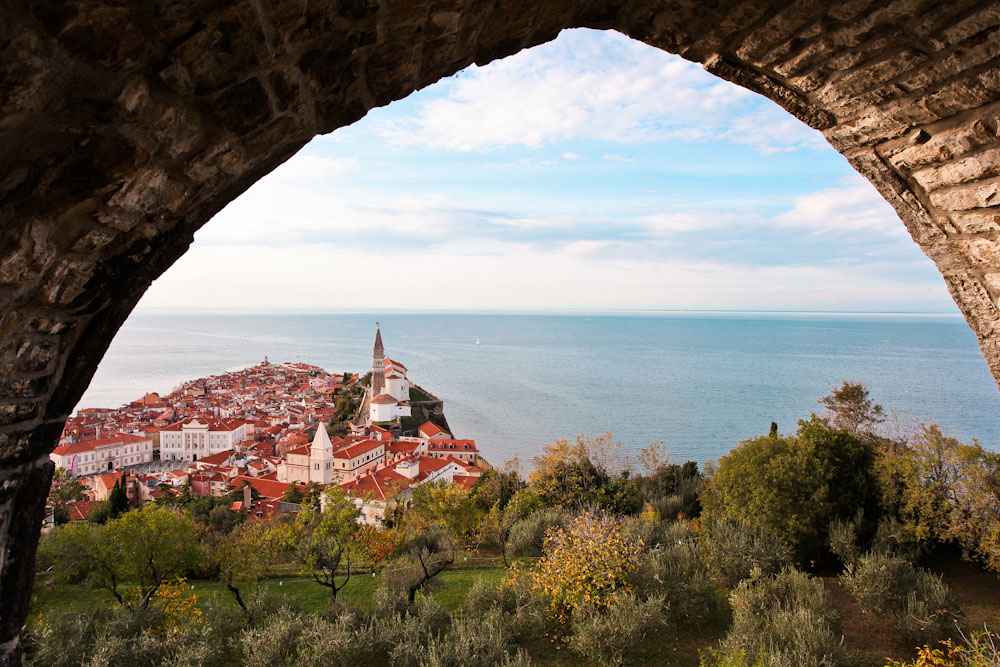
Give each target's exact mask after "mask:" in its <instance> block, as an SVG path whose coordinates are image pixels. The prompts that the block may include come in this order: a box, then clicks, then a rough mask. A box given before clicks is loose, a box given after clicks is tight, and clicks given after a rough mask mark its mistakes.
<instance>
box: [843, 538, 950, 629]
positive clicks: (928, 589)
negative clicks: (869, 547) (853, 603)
mask: <svg viewBox="0 0 1000 667" xmlns="http://www.w3.org/2000/svg"><path fill="white" fill-rule="evenodd" d="M841 580H842V581H843V584H844V588H846V589H847V591H848V592H849V593H850V594H851V595H852V596H853V597H854V598H855V599H856V600H857V602H858V604H859V605H860V606H861V608H862V609H864V610H865V611H867V612H870V613H873V614H877V615H891V616H892V617H893V618H894V623H893V628H894V630H895V631H896V633H897V634H898V635H899V636H900V638H902V639H903V640H904V641H907V642H909V643H913V644H918V643H922V642H926V641H933V640H936V639H941V638H943V637H947V636H949V635H950V633H951V632H953V631H954V629H955V623H956V621H957V620H958V619H959V617H960V616H961V609H960V607H959V604H958V599H957V597H956V596H955V595H954V594H953V593H952V592H951V590H950V589H949V588H948V586H947V585H946V584H945V583H944V582H943V581H942V580H941V577H940V576H938V575H935V574H933V573H931V572H928V571H927V570H924V569H923V568H918V567H916V566H914V565H913V563H911V562H910V561H908V560H906V559H904V558H900V557H898V556H890V555H886V554H882V553H870V554H867V555H865V556H862V557H861V558H859V559H858V561H857V564H856V565H855V566H853V567H851V568H849V569H848V571H847V572H846V573H845V574H844V575H843V576H842V577H841Z"/></svg>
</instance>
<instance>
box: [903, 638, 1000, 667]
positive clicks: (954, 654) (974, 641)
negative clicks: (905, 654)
mask: <svg viewBox="0 0 1000 667" xmlns="http://www.w3.org/2000/svg"><path fill="white" fill-rule="evenodd" d="M962 640H963V641H962V643H961V644H955V643H954V642H953V641H952V640H950V639H947V640H945V641H943V642H940V643H939V644H938V646H939V647H940V648H932V647H931V646H929V645H925V646H923V647H921V648H920V649H918V650H917V658H916V660H914V661H913V662H900V661H898V660H889V662H888V663H886V665H885V667H996V666H997V665H1000V648H998V646H1000V635H996V634H994V633H992V632H989V631H988V630H987V631H984V632H974V633H972V634H971V635H969V636H968V637H966V636H963V637H962Z"/></svg>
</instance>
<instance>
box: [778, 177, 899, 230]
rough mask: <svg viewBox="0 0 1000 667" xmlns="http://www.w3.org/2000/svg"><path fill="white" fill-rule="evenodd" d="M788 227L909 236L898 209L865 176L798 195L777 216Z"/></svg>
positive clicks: (851, 178) (779, 221)
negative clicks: (840, 184)
mask: <svg viewBox="0 0 1000 667" xmlns="http://www.w3.org/2000/svg"><path fill="white" fill-rule="evenodd" d="M774 221H775V222H776V223H778V224H780V225H782V226H785V227H792V228H796V229H804V230H809V231H812V232H816V233H852V234H862V235H864V236H885V237H896V238H899V239H903V238H905V239H909V234H908V233H907V231H906V227H904V226H903V223H902V222H901V221H900V219H899V216H898V215H897V214H896V211H895V210H893V208H892V207H891V206H890V205H889V203H888V202H886V200H885V199H883V198H882V195H880V194H879V193H878V191H877V190H876V189H875V187H874V186H873V185H872V184H871V183H869V182H868V181H867V180H865V179H864V178H863V177H861V176H857V175H856V176H852V177H850V178H849V179H845V183H844V185H842V186H840V187H835V188H825V189H823V190H819V191H817V192H811V193H809V194H805V195H801V196H798V197H795V199H794V204H793V206H792V208H791V209H790V210H788V211H786V212H785V213H782V214H780V215H777V216H775V218H774Z"/></svg>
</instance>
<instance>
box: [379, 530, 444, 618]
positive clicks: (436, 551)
mask: <svg viewBox="0 0 1000 667" xmlns="http://www.w3.org/2000/svg"><path fill="white" fill-rule="evenodd" d="M457 552H458V548H457V545H456V543H455V537H454V536H453V535H452V534H451V533H450V532H449V531H448V529H447V528H445V527H444V526H440V525H434V526H429V527H427V528H424V529H422V530H421V531H419V532H417V533H415V534H413V535H411V536H410V537H409V539H407V540H406V542H405V544H404V546H403V553H402V555H400V556H399V557H398V558H397V559H396V560H394V561H393V562H391V563H390V564H389V565H388V566H386V568H385V569H384V570H383V573H382V583H381V584H380V588H384V589H386V591H388V592H391V593H397V594H400V595H402V596H404V597H405V598H406V600H407V603H408V604H409V605H412V604H413V603H414V600H415V599H416V594H417V592H418V591H420V590H421V589H423V588H424V587H425V586H427V585H428V584H429V583H430V582H431V581H433V580H434V578H435V577H436V576H437V575H439V574H441V572H443V571H444V570H445V568H447V567H448V566H449V565H451V564H452V563H453V562H455V557H456V555H457Z"/></svg>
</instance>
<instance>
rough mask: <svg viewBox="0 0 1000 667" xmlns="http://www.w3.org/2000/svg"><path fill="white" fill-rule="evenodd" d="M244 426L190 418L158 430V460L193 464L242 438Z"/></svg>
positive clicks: (229, 447)
mask: <svg viewBox="0 0 1000 667" xmlns="http://www.w3.org/2000/svg"><path fill="white" fill-rule="evenodd" d="M246 430H247V429H246V424H245V423H244V422H243V421H242V420H238V419H212V418H208V417H192V418H190V419H186V420H184V421H182V422H177V423H176V424H171V425H170V426H167V427H164V428H162V429H160V458H161V459H163V460H164V461H197V460H198V459H201V458H204V457H206V456H211V455H212V454H218V453H219V452H224V451H226V450H228V449H236V445H237V444H238V443H240V442H242V441H243V440H245V439H246Z"/></svg>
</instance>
